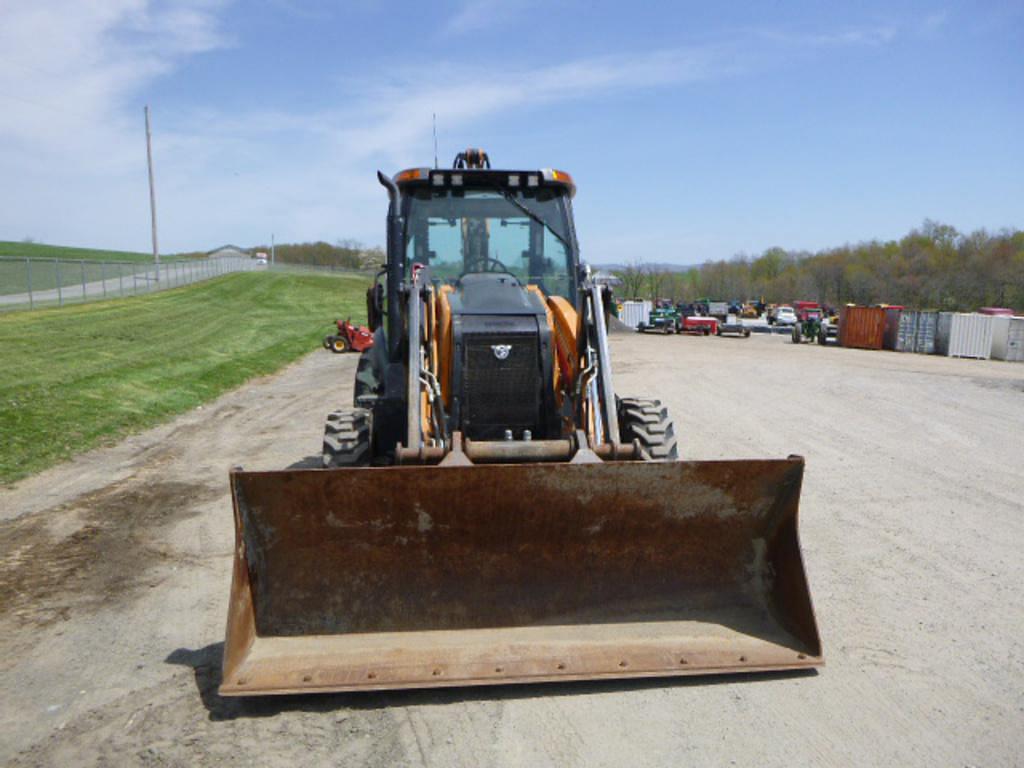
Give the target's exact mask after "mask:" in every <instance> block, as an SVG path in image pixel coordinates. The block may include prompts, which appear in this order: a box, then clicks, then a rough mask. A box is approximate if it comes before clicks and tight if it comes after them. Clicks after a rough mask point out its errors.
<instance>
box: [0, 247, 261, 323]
mask: <svg viewBox="0 0 1024 768" xmlns="http://www.w3.org/2000/svg"><path fill="white" fill-rule="evenodd" d="M259 269H266V267H265V266H261V265H260V264H258V263H257V262H256V261H255V260H253V259H250V258H245V257H237V256H216V257H211V258H209V259H195V260H182V261H165V262H161V263H160V265H159V266H157V265H156V264H154V263H152V262H132V261H89V260H69V259H38V258H28V257H26V258H18V257H10V256H2V257H0V312H2V311H4V310H11V309H35V308H37V307H63V306H64V305H65V304H71V303H81V302H83V301H96V300H98V299H107V298H116V297H121V296H138V295H141V294H145V293H153V292H154V291H162V290H166V289H168V288H177V287H178V286H181V285H188V284H190V283H195V282H199V281H200V280H208V279H209V278H211V277H217V276H219V275H226V274H228V273H230V272H249V271H254V270H259Z"/></svg>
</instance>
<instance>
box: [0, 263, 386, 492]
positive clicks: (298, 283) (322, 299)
mask: <svg viewBox="0 0 1024 768" xmlns="http://www.w3.org/2000/svg"><path fill="white" fill-rule="evenodd" d="M366 287H367V283H366V281H365V280H364V279H362V278H358V277H334V276H322V275H290V274H270V273H265V272H259V273H243V274H234V275H227V276H225V277H220V278H216V279H214V280H209V281H206V282H203V283H198V284H196V285H193V286H188V287H185V288H180V289H175V290H171V291H166V292H163V293H158V294H154V295H151V296H141V297H138V298H129V299H118V300H115V301H105V302H97V303H94V304H84V305H81V306H76V307H66V308H64V309H59V310H56V309H46V310H38V311H36V312H20V313H17V314H12V315H6V316H0V438H2V439H0V483H11V482H13V481H14V480H17V479H19V478H22V477H25V476H26V475H29V474H31V473H34V472H38V471H39V470H41V469H43V468H45V467H47V466H50V465H53V464H56V463H57V462H60V461H62V460H65V459H67V458H70V457H71V456H73V455H74V454H76V453H80V452H82V451H84V450H86V449H88V448H92V447H94V446H97V445H100V444H104V443H108V442H113V441H115V440H116V439H118V438H120V437H123V436H124V435H126V434H129V433H131V432H137V431H139V430H142V429H145V428H146V427H150V426H153V425H155V424H157V423H159V422H161V421H164V420H166V419H167V418H169V417H171V416H173V415H175V414H178V413H181V412H183V411H186V410H189V409H191V408H194V407H196V406H197V405H200V404H201V403H204V402H206V401H209V400H211V399H213V398H215V397H217V396H218V395H220V394H222V393H223V392H226V391H227V390H230V389H232V388H234V387H237V386H239V385H240V384H242V383H244V382H245V381H247V380H248V379H251V378H253V377H255V376H260V375H264V374H268V373H271V372H273V371H275V370H278V369H279V368H281V367H282V366H284V365H285V364H287V363H289V362H291V361H293V360H295V359H297V358H299V357H300V356H302V355H303V354H305V353H307V352H310V351H311V350H314V349H317V348H318V347H319V345H320V342H321V339H322V338H323V336H324V335H325V334H326V333H329V332H330V329H331V327H332V321H333V320H334V319H335V318H337V317H348V316H351V317H352V319H353V321H355V320H357V319H359V318H360V317H362V316H364V315H365V290H366Z"/></svg>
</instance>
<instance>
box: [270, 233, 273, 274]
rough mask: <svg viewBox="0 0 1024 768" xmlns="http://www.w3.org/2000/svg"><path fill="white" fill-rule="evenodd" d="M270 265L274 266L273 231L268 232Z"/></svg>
mask: <svg viewBox="0 0 1024 768" xmlns="http://www.w3.org/2000/svg"><path fill="white" fill-rule="evenodd" d="M270 266H274V233H273V232H271V233H270Z"/></svg>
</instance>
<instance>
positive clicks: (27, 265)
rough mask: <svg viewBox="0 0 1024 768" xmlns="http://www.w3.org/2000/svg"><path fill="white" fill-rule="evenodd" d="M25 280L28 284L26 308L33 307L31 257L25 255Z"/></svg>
mask: <svg viewBox="0 0 1024 768" xmlns="http://www.w3.org/2000/svg"><path fill="white" fill-rule="evenodd" d="M25 281H26V284H27V285H28V308H29V309H32V308H33V302H32V259H30V258H29V257H28V256H26V257H25Z"/></svg>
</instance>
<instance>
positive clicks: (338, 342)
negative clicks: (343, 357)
mask: <svg viewBox="0 0 1024 768" xmlns="http://www.w3.org/2000/svg"><path fill="white" fill-rule="evenodd" d="M334 322H335V323H337V325H338V333H337V334H332V335H330V336H324V349H329V350H331V352H339V353H340V352H362V351H363V350H364V349H369V348H370V347H372V346H373V333H371V332H370V329H369V328H367V327H366V326H365V325H352V323H351V322H349V320H347V319H346V320H335V321H334Z"/></svg>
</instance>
